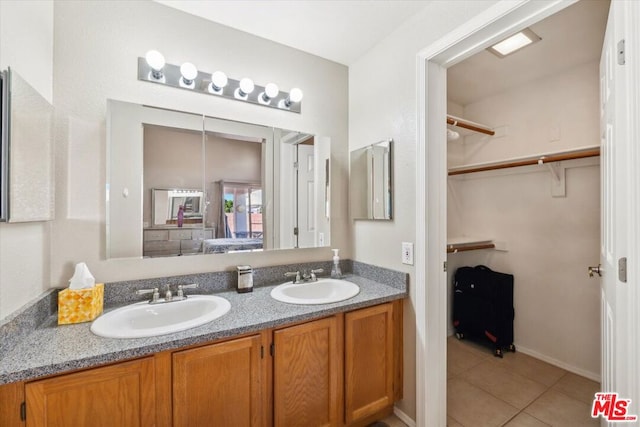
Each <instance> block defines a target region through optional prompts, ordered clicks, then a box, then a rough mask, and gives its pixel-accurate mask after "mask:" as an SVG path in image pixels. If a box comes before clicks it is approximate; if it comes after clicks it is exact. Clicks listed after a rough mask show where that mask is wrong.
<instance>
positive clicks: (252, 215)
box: [107, 100, 331, 258]
mask: <svg viewBox="0 0 640 427" xmlns="http://www.w3.org/2000/svg"><path fill="white" fill-rule="evenodd" d="M107 122H108V125H107V128H108V138H107V139H108V144H107V145H108V159H109V162H108V167H107V172H108V177H107V193H108V194H107V200H108V202H107V256H108V257H109V258H122V257H156V256H179V255H195V254H214V253H215V254H218V253H226V252H238V251H264V250H274V249H291V248H303V247H318V246H327V245H329V244H330V218H329V216H328V215H327V212H328V206H329V196H330V187H329V179H328V177H329V173H330V167H329V166H330V165H329V158H330V152H331V147H330V145H331V144H330V140H329V138H326V137H318V136H314V135H311V134H307V133H304V132H298V131H291V130H285V129H280V128H273V127H269V126H262V125H255V124H250V123H241V122H236V121H230V120H222V119H217V118H211V117H206V116H204V115H200V114H192V113H185V112H178V111H170V110H165V109H160V108H154V107H149V106H142V105H136V104H130V103H126V102H120V101H113V100H109V101H108V120H107ZM136 189H140V190H139V191H137V190H136ZM181 206H182V208H181ZM180 217H181V218H180Z"/></svg>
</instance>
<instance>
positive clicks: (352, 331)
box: [345, 303, 394, 425]
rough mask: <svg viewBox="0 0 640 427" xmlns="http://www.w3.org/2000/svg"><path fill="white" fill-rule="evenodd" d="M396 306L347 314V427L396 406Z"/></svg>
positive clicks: (384, 306)
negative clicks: (394, 315)
mask: <svg viewBox="0 0 640 427" xmlns="http://www.w3.org/2000/svg"><path fill="white" fill-rule="evenodd" d="M393 339H394V337H393V305H392V304H391V303H388V304H382V305H378V306H375V307H369V308H365V309H362V310H357V311H353V312H351V313H347V314H345V413H346V422H347V425H349V424H351V423H352V422H354V421H358V420H361V419H364V418H366V417H368V416H370V415H373V414H375V413H376V412H378V411H380V410H382V409H385V408H387V407H390V406H391V405H393V402H394V398H393V397H394V396H393V378H394V360H393V342H394V341H393Z"/></svg>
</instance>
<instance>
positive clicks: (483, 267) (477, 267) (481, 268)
mask: <svg viewBox="0 0 640 427" xmlns="http://www.w3.org/2000/svg"><path fill="white" fill-rule="evenodd" d="M474 268H476V269H478V270H484V271H493V270H492V269H490V268H489V267H487V266H486V265H476V266H475V267H474Z"/></svg>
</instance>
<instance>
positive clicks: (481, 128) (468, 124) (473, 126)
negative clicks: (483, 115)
mask: <svg viewBox="0 0 640 427" xmlns="http://www.w3.org/2000/svg"><path fill="white" fill-rule="evenodd" d="M447 124H448V125H451V126H457V127H460V128H464V129H469V130H472V131H474V132H480V133H484V134H486V135H491V136H493V135H495V134H496V133H495V132H494V131H493V130H492V129H491V128H490V127H489V126H485V125H483V124H480V123H476V122H472V121H470V120H465V119H461V118H460V117H456V116H451V115H449V114H447Z"/></svg>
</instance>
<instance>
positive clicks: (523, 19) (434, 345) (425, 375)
mask: <svg viewBox="0 0 640 427" xmlns="http://www.w3.org/2000/svg"><path fill="white" fill-rule="evenodd" d="M576 1H577V0H553V1H548V2H538V1H530V0H518V1H513V2H499V3H497V4H495V5H493V6H491V7H490V8H489V9H487V10H486V11H484V12H483V13H481V14H479V15H477V16H476V17H474V18H473V19H471V20H469V21H467V22H466V23H465V24H464V25H462V26H460V27H458V28H457V29H455V30H454V31H452V32H450V33H448V34H447V35H446V36H444V37H443V38H441V39H440V40H438V41H436V42H435V43H433V44H431V45H430V46H428V47H426V48H425V49H423V50H421V51H420V52H418V54H417V58H416V62H417V64H416V67H417V73H416V75H417V85H416V87H417V89H418V108H417V114H418V117H417V125H418V129H417V136H418V139H417V147H416V153H417V164H416V171H417V172H416V255H417V256H416V260H417V261H416V267H415V282H416V284H417V286H416V289H415V312H416V425H418V426H444V425H446V424H447V411H446V403H447V401H446V397H447V393H446V389H447V348H446V338H447V321H448V319H447V286H446V280H447V279H446V276H447V274H446V271H445V270H444V266H445V264H444V263H445V262H446V243H447V242H446V240H447V236H446V234H447V185H446V180H447V141H446V121H445V117H446V101H447V99H446V96H447V94H446V81H447V80H446V77H447V76H446V69H447V68H448V67H450V66H452V65H454V64H456V63H458V62H460V61H462V60H464V59H466V58H468V57H470V56H471V55H473V54H475V53H477V52H479V51H481V50H482V49H484V48H486V47H488V46H490V45H491V44H493V43H496V42H498V41H500V40H501V39H503V38H505V37H506V36H508V35H510V34H512V33H514V32H516V31H519V30H521V29H523V28H526V27H527V26H529V25H532V24H534V23H536V22H538V21H540V20H542V19H544V18H546V17H548V16H550V15H553V14H554V13H556V12H558V11H560V10H562V9H564V8H566V7H568V6H570V5H572V4H573V3H575V2H576Z"/></svg>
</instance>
